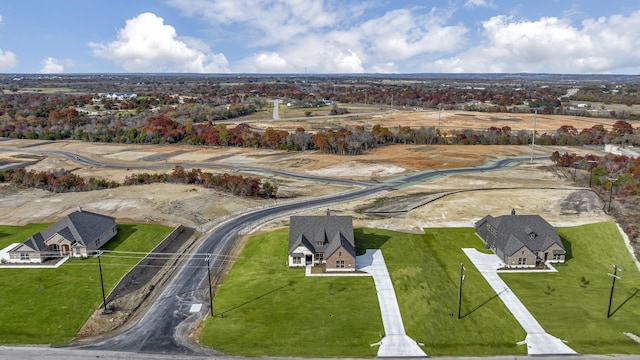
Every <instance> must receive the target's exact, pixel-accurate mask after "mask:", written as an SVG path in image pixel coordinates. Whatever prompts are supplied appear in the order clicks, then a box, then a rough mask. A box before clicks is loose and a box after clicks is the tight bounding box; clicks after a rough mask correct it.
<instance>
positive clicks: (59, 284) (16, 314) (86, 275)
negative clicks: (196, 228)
mask: <svg viewBox="0 0 640 360" xmlns="http://www.w3.org/2000/svg"><path fill="white" fill-rule="evenodd" d="M46 227H47V225H46V224H33V225H27V226H24V227H15V226H0V246H2V247H4V246H7V245H9V244H11V243H13V242H21V241H24V240H25V239H26V238H27V237H29V236H30V235H32V234H34V233H35V232H38V231H41V230H43V229H45V228H46ZM171 230H172V228H170V227H166V226H159V225H149V224H137V225H127V224H119V225H118V235H116V237H115V238H113V239H112V240H111V241H110V242H109V243H107V245H105V246H104V247H103V249H106V250H118V251H139V252H147V251H150V250H151V249H152V248H153V247H154V246H155V245H156V244H157V243H159V242H160V241H161V240H162V239H164V238H165V237H166V236H167V235H168V234H169V233H170V232H171ZM101 260H102V270H103V273H104V283H105V290H106V291H107V292H108V291H109V289H111V288H112V287H113V286H114V285H115V284H116V282H117V281H118V280H120V278H121V277H122V276H123V275H124V274H126V273H127V272H128V271H129V270H130V269H131V267H132V266H133V265H134V264H135V263H137V262H138V261H139V258H136V257H131V256H128V257H117V256H116V255H115V254H114V255H109V254H105V255H103V256H102V259H101ZM0 289H2V291H1V292H0V309H2V311H0V343H1V344H61V343H65V342H68V341H69V340H71V339H72V338H73V337H74V336H75V334H76V333H77V331H78V330H79V329H80V327H81V326H82V324H83V323H84V322H85V321H86V320H87V318H88V317H89V316H90V315H91V314H92V313H93V311H95V310H96V309H97V308H98V307H99V306H100V305H101V303H102V291H101V288H100V273H99V269H98V260H97V259H96V258H93V257H92V258H87V259H71V260H69V261H67V262H66V263H65V264H64V265H62V266H61V267H59V268H57V269H6V268H5V269H0Z"/></svg>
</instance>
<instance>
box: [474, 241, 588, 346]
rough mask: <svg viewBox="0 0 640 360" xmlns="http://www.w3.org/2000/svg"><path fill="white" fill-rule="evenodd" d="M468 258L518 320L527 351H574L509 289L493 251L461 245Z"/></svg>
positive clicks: (500, 264)
mask: <svg viewBox="0 0 640 360" xmlns="http://www.w3.org/2000/svg"><path fill="white" fill-rule="evenodd" d="M462 251H464V253H465V254H466V255H467V257H468V258H469V259H470V260H471V262H472V263H473V264H474V265H475V266H476V268H478V271H480V274H482V276H483V277H484V278H485V280H487V282H488V283H489V285H490V286H491V288H493V290H494V291H495V292H496V294H497V295H498V297H500V300H502V302H503V303H504V304H505V305H506V306H507V308H508V309H509V311H511V313H512V314H513V316H514V317H515V318H516V320H518V322H519V323H520V325H521V326H522V328H523V329H524V331H526V332H527V337H526V338H525V340H524V343H526V344H527V351H528V354H529V355H577V353H576V352H575V351H574V350H573V349H571V348H570V347H569V346H567V345H566V344H565V343H564V342H563V341H562V340H560V339H558V338H556V337H554V336H553V335H551V334H547V332H546V331H545V330H544V329H543V328H542V326H541V325H540V323H538V321H537V320H536V319H535V318H534V317H533V315H531V313H530V312H529V310H527V308H526V307H525V306H524V304H522V302H521V301H520V299H518V297H517V296H516V295H515V294H514V293H513V292H512V291H511V289H509V287H508V286H507V284H506V283H505V282H504V281H503V280H502V278H500V276H499V275H498V272H497V270H498V268H499V267H501V266H503V264H502V263H501V262H500V259H499V258H498V257H497V256H495V255H494V254H483V253H481V252H479V251H478V250H476V249H462Z"/></svg>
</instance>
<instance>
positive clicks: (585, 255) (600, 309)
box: [502, 223, 640, 354]
mask: <svg viewBox="0 0 640 360" xmlns="http://www.w3.org/2000/svg"><path fill="white" fill-rule="evenodd" d="M558 233H559V234H560V236H561V238H562V239H563V241H564V243H565V247H567V249H568V253H569V254H570V258H569V260H568V261H567V262H566V265H564V266H558V267H557V269H558V271H559V273H544V274H543V273H541V274H503V275H502V278H503V279H504V280H505V281H506V282H507V284H509V287H511V289H512V290H513V291H514V292H515V293H516V294H517V295H518V297H519V298H520V300H521V301H522V302H523V303H524V304H525V306H526V307H527V308H528V309H529V311H531V313H532V314H533V315H534V316H535V318H536V319H537V320H538V321H539V322H540V323H541V324H542V326H543V327H544V328H545V330H546V331H547V332H549V333H550V334H552V335H554V336H556V337H558V338H560V339H563V340H567V341H568V345H569V346H571V347H572V348H573V349H574V350H576V351H577V352H579V353H582V354H611V353H615V354H638V353H640V344H638V343H635V342H633V341H632V340H631V339H629V338H628V337H627V336H625V335H624V334H623V333H624V332H630V333H633V334H636V335H640V321H638V320H639V319H640V294H636V290H637V289H638V287H639V286H640V273H639V272H638V268H637V267H636V265H635V263H634V261H633V257H632V256H631V255H630V254H629V252H628V251H627V249H626V248H625V246H624V242H623V240H622V238H621V236H620V233H619V232H618V230H617V228H616V226H615V224H614V223H600V224H592V225H584V226H578V227H571V228H559V229H558ZM612 264H618V265H619V266H621V267H622V268H623V270H624V271H622V272H621V273H619V274H618V275H620V277H621V279H620V280H617V281H616V287H615V292H614V297H613V306H612V312H613V311H615V310H616V309H617V308H619V309H618V310H617V311H615V313H614V314H613V316H611V317H610V318H607V306H608V303H609V295H610V293H611V280H612V279H611V277H609V276H608V275H607V273H613V266H612Z"/></svg>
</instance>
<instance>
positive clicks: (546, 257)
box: [544, 252, 549, 262]
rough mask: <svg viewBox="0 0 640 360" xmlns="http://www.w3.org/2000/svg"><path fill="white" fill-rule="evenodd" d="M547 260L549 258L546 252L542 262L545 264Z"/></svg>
mask: <svg viewBox="0 0 640 360" xmlns="http://www.w3.org/2000/svg"><path fill="white" fill-rule="evenodd" d="M548 258H549V253H548V252H546V253H544V262H547V259H548Z"/></svg>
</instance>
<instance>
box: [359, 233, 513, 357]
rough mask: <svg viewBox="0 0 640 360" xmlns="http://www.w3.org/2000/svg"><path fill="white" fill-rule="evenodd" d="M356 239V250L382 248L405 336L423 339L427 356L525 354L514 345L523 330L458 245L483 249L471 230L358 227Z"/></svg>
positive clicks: (418, 340) (420, 340)
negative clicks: (408, 230)
mask: <svg viewBox="0 0 640 360" xmlns="http://www.w3.org/2000/svg"><path fill="white" fill-rule="evenodd" d="M356 239H359V240H360V241H359V242H357V245H358V248H359V249H365V248H380V249H382V253H383V255H384V258H385V261H386V263H387V267H388V269H389V273H390V274H391V279H392V281H393V286H394V289H395V291H396V297H397V298H398V303H399V305H400V311H401V313H402V319H403V322H404V326H405V330H406V332H407V335H409V336H410V337H411V338H413V339H414V340H416V341H417V342H420V343H423V344H425V346H424V347H423V349H424V351H425V352H426V353H427V354H428V355H431V356H441V355H453V356H455V355H507V354H526V348H525V347H524V346H517V345H516V343H518V342H519V341H522V340H524V339H525V336H526V334H525V332H524V330H523V329H522V328H521V327H520V325H519V324H518V323H517V321H516V320H515V319H514V318H513V317H512V316H511V313H510V312H509V311H508V310H507V308H506V307H505V306H504V304H503V303H502V302H501V301H500V299H498V298H497V297H496V296H495V293H494V292H493V290H492V289H491V288H490V287H489V285H488V284H487V283H486V282H485V281H484V278H483V277H482V275H480V273H479V272H478V271H477V270H476V268H475V267H474V266H473V265H472V264H471V262H470V261H469V259H468V258H467V257H466V256H465V255H464V253H463V252H462V250H461V248H464V247H475V248H478V249H480V250H482V249H483V244H482V242H481V241H480V240H479V239H478V237H477V236H476V235H475V233H474V229H472V228H456V229H453V228H444V229H425V234H424V235H421V234H407V233H398V232H392V231H385V230H378V229H375V230H373V229H362V230H356ZM461 263H463V264H464V266H465V268H466V271H465V281H464V284H463V299H462V311H461V319H458V284H459V281H460V264H461Z"/></svg>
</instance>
